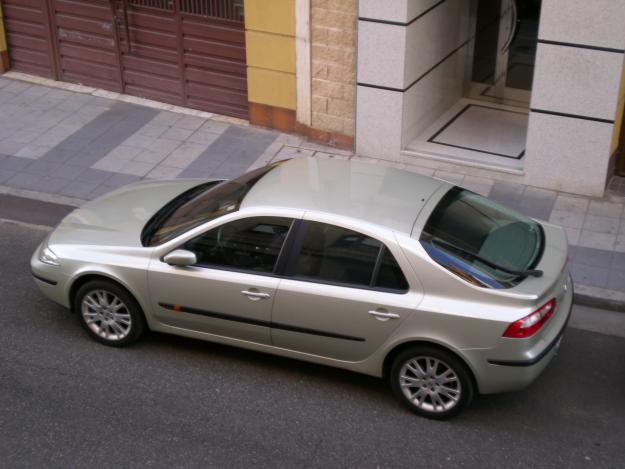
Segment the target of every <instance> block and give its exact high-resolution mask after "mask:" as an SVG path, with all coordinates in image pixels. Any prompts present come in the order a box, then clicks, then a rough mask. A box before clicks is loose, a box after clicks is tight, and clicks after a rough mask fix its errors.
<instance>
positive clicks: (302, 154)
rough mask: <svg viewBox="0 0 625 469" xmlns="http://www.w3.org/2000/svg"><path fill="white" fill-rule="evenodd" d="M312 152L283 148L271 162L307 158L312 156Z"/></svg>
mask: <svg viewBox="0 0 625 469" xmlns="http://www.w3.org/2000/svg"><path fill="white" fill-rule="evenodd" d="M313 154H314V151H313V150H306V149H303V148H297V147H290V146H286V145H285V146H283V147H282V149H281V150H280V151H279V152H278V153H277V154H276V156H275V157H274V158H273V161H282V160H290V159H292V158H308V157H311V156H313Z"/></svg>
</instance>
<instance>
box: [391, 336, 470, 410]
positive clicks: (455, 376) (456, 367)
mask: <svg viewBox="0 0 625 469" xmlns="http://www.w3.org/2000/svg"><path fill="white" fill-rule="evenodd" d="M389 378H390V381H391V386H392V388H393V392H394V393H395V396H396V397H397V398H398V399H399V401H400V402H401V403H402V404H403V405H404V406H406V407H407V408H408V409H410V410H411V411H413V412H415V413H416V414H419V415H421V416H423V417H427V418H430V419H436V420H444V419H448V418H450V417H453V416H455V415H457V414H458V413H460V411H462V410H463V409H464V408H465V407H466V406H467V405H469V404H470V403H471V400H472V399H473V395H474V393H475V385H474V382H473V376H472V375H471V372H470V371H469V369H468V368H467V366H466V365H465V364H464V363H463V362H462V361H461V360H460V359H459V358H458V357H456V356H455V355H453V354H451V353H449V352H446V351H445V350H442V349H439V348H436V347H430V346H415V347H411V348H409V349H406V350H404V351H403V352H401V353H400V354H399V355H398V356H397V357H395V360H394V361H393V366H392V367H391V373H390V376H389ZM443 380H445V382H443ZM443 384H444V385H445V387H444V388H442V385H443Z"/></svg>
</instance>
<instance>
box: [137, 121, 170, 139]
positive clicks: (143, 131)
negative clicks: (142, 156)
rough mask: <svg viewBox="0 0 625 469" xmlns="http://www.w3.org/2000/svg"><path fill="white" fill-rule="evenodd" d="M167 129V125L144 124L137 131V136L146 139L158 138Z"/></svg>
mask: <svg viewBox="0 0 625 469" xmlns="http://www.w3.org/2000/svg"><path fill="white" fill-rule="evenodd" d="M167 129H169V126H168V125H159V124H151V123H150V124H146V125H144V126H143V127H141V128H140V129H139V130H137V135H144V136H146V137H154V138H156V137H160V136H161V135H162V134H163V133H164V132H165V131H166V130H167Z"/></svg>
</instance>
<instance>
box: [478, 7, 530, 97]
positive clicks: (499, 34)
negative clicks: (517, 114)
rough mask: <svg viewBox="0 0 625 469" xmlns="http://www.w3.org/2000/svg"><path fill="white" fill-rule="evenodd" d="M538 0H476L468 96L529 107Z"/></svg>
mask: <svg viewBox="0 0 625 469" xmlns="http://www.w3.org/2000/svg"><path fill="white" fill-rule="evenodd" d="M540 6H541V0H479V1H478V5H477V13H476V16H477V18H476V34H475V48H474V53H473V64H472V65H473V68H472V84H471V85H472V86H471V97H473V98H478V99H485V100H487V101H492V102H498V103H501V104H509V105H513V106H522V107H527V106H529V100H530V92H531V88H532V78H533V76H534V63H535V60H536V45H537V43H538V22H539V17H540Z"/></svg>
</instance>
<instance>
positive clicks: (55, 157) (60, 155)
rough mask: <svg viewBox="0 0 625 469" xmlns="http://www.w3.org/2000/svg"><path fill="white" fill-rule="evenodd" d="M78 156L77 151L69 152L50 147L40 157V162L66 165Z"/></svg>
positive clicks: (67, 149)
mask: <svg viewBox="0 0 625 469" xmlns="http://www.w3.org/2000/svg"><path fill="white" fill-rule="evenodd" d="M77 155H78V151H77V150H70V149H69V148H60V147H52V148H51V149H50V150H49V151H48V152H47V153H45V154H44V155H42V156H41V159H42V160H45V161H50V162H55V163H66V162H67V161H69V160H70V159H72V158H74V157H75V156H77Z"/></svg>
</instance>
